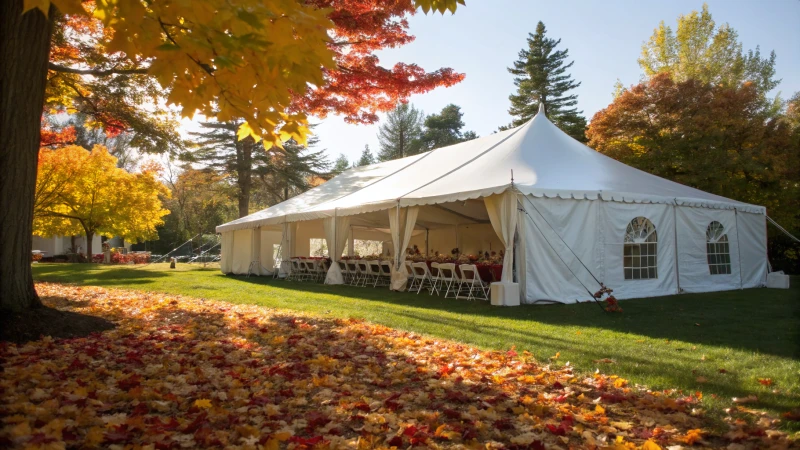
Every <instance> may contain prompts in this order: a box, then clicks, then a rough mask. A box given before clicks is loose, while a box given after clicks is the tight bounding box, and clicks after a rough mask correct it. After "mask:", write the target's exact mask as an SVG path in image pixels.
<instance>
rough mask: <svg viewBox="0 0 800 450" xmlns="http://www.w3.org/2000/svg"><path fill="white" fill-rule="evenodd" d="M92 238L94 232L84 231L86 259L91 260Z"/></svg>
mask: <svg viewBox="0 0 800 450" xmlns="http://www.w3.org/2000/svg"><path fill="white" fill-rule="evenodd" d="M93 240H94V233H93V232H91V231H87V232H86V261H87V262H92V256H94V254H93V253H92V241H93Z"/></svg>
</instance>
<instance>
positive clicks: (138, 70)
mask: <svg viewBox="0 0 800 450" xmlns="http://www.w3.org/2000/svg"><path fill="white" fill-rule="evenodd" d="M47 68H48V69H50V70H52V71H54V72H63V73H75V74H78V75H94V76H96V77H105V76H108V75H133V74H146V73H147V71H148V70H149V69H150V68H149V67H134V68H128V69H105V70H98V69H75V68H73V67H66V66H60V65H58V64H56V63H52V62H51V63H48V64H47Z"/></svg>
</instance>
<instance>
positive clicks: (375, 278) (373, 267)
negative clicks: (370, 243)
mask: <svg viewBox="0 0 800 450" xmlns="http://www.w3.org/2000/svg"><path fill="white" fill-rule="evenodd" d="M367 273H368V274H369V277H370V278H369V282H370V283H371V284H372V287H378V283H380V282H381V262H380V261H378V260H377V259H374V260H371V261H367Z"/></svg>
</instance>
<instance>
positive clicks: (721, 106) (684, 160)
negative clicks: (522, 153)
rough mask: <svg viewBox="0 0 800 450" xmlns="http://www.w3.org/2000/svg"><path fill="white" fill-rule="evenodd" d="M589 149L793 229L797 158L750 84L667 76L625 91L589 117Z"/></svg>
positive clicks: (787, 132) (784, 127)
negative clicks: (761, 210)
mask: <svg viewBox="0 0 800 450" xmlns="http://www.w3.org/2000/svg"><path fill="white" fill-rule="evenodd" d="M587 137H588V138H589V144H588V145H589V146H590V147H592V148H594V149H596V150H597V151H599V152H601V153H604V154H606V155H608V156H610V157H612V158H614V159H616V160H619V161H621V162H623V163H625V164H628V165H631V166H633V167H636V168H639V169H642V170H644V171H646V172H649V173H652V174H655V175H658V176H660V177H664V178H667V179H669V180H673V181H676V182H678V183H681V184H685V185H687V186H692V187H695V188H698V189H701V190H703V191H706V192H711V193H714V194H718V195H721V196H724V197H728V198H732V199H735V200H739V201H743V202H747V203H752V204H756V205H763V206H766V207H767V211H768V212H769V214H770V216H771V217H773V218H775V219H776V220H778V221H779V222H781V223H783V224H784V226H787V227H789V228H790V229H796V227H797V226H798V225H800V217H799V216H797V214H796V211H798V208H800V200H799V199H800V151H798V150H799V149H798V148H797V144H796V143H793V140H792V139H793V138H792V128H791V127H790V125H789V123H787V121H786V120H784V119H783V118H782V117H780V116H777V117H776V116H774V115H771V114H770V113H769V111H768V108H766V107H765V106H764V103H763V98H762V96H761V94H760V93H759V90H758V89H757V87H756V86H755V85H754V84H753V83H744V84H743V85H741V86H734V87H721V86H715V85H711V84H705V83H702V82H700V81H697V80H692V79H690V80H688V81H683V82H675V81H673V80H672V79H671V78H670V76H669V75H668V74H659V75H655V76H653V77H652V78H651V79H650V80H649V81H646V82H643V83H641V84H638V85H635V86H632V87H630V88H629V89H627V90H625V91H623V92H622V93H620V95H619V96H618V97H617V98H616V99H615V100H614V102H613V103H611V104H610V105H609V106H608V107H606V108H605V109H603V110H600V111H599V112H598V113H597V114H595V116H594V117H593V118H592V121H591V124H590V126H589V129H588V131H587Z"/></svg>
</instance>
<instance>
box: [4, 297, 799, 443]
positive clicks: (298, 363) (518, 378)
mask: <svg viewBox="0 0 800 450" xmlns="http://www.w3.org/2000/svg"><path fill="white" fill-rule="evenodd" d="M37 290H38V291H39V293H40V295H41V296H42V298H43V301H44V302H45V303H46V304H47V305H48V306H52V307H56V308H59V309H62V310H71V311H74V312H81V313H86V314H93V315H97V316H101V317H104V318H107V319H109V320H112V321H115V322H116V323H117V324H118V327H117V328H116V329H113V330H110V331H106V332H104V333H102V334H95V335H92V336H89V337H86V338H77V339H66V340H59V341H54V340H52V339H43V340H40V341H37V342H31V343H29V344H26V345H20V346H17V345H13V344H0V361H1V362H2V366H3V372H2V376H0V396H2V400H0V415H2V417H3V419H2V421H3V423H2V429H1V430H0V446H18V447H24V448H65V447H67V448H91V447H116V448H158V449H165V448H194V447H225V448H247V449H256V448H278V447H287V448H341V447H360V448H379V447H384V448H390V447H398V448H408V447H412V446H419V447H476V448H477V447H480V448H510V449H513V448H533V449H543V448H645V449H657V448H665V447H670V446H692V445H694V446H713V447H728V446H730V447H729V448H732V449H737V448H768V447H774V448H786V447H788V446H790V445H791V443H790V442H789V441H788V440H787V439H786V436H785V435H784V434H783V433H781V432H778V431H776V430H774V429H771V427H772V426H773V423H772V422H770V421H766V422H765V421H763V420H762V421H760V422H758V423H756V424H749V423H747V422H746V421H743V420H738V421H735V420H731V424H730V425H731V430H730V432H729V433H727V434H726V435H725V436H712V435H710V434H709V433H707V432H705V431H703V430H704V420H703V418H702V412H701V411H700V397H701V396H700V395H697V394H693V395H688V396H686V395H682V394H680V393H678V392H669V393H663V392H648V391H645V390H642V389H637V388H632V387H629V386H628V384H627V381H626V380H623V379H621V378H618V377H615V376H607V375H602V374H596V375H595V376H593V377H579V376H575V375H574V374H573V372H572V369H571V368H570V367H569V366H565V365H563V364H561V363H558V364H555V363H554V364H553V365H552V366H549V365H546V366H541V365H539V364H538V363H537V362H536V361H535V360H534V359H533V357H532V356H531V355H530V354H529V353H527V352H523V353H521V354H518V353H517V352H515V351H514V350H510V351H507V352H486V351H481V350H478V349H475V348H472V347H468V346H465V345H460V344H457V343H454V342H448V341H441V340H432V339H427V338H425V337H422V336H419V335H415V334H413V333H407V332H403V331H398V330H393V329H390V328H387V327H383V326H380V325H372V324H368V323H364V322H361V321H358V320H349V321H343V320H335V319H319V318H313V317H307V316H301V315H297V314H290V313H288V312H281V311H274V310H267V309H264V308H259V307H255V306H235V305H231V304H227V303H220V302H212V301H203V300H199V299H193V298H187V297H177V296H167V295H159V294H151V293H141V292H133V291H123V290H114V289H103V288H94V287H85V288H82V287H73V286H63V285H57V284H46V283H41V284H38V285H37ZM678 448H679V447H678Z"/></svg>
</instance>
